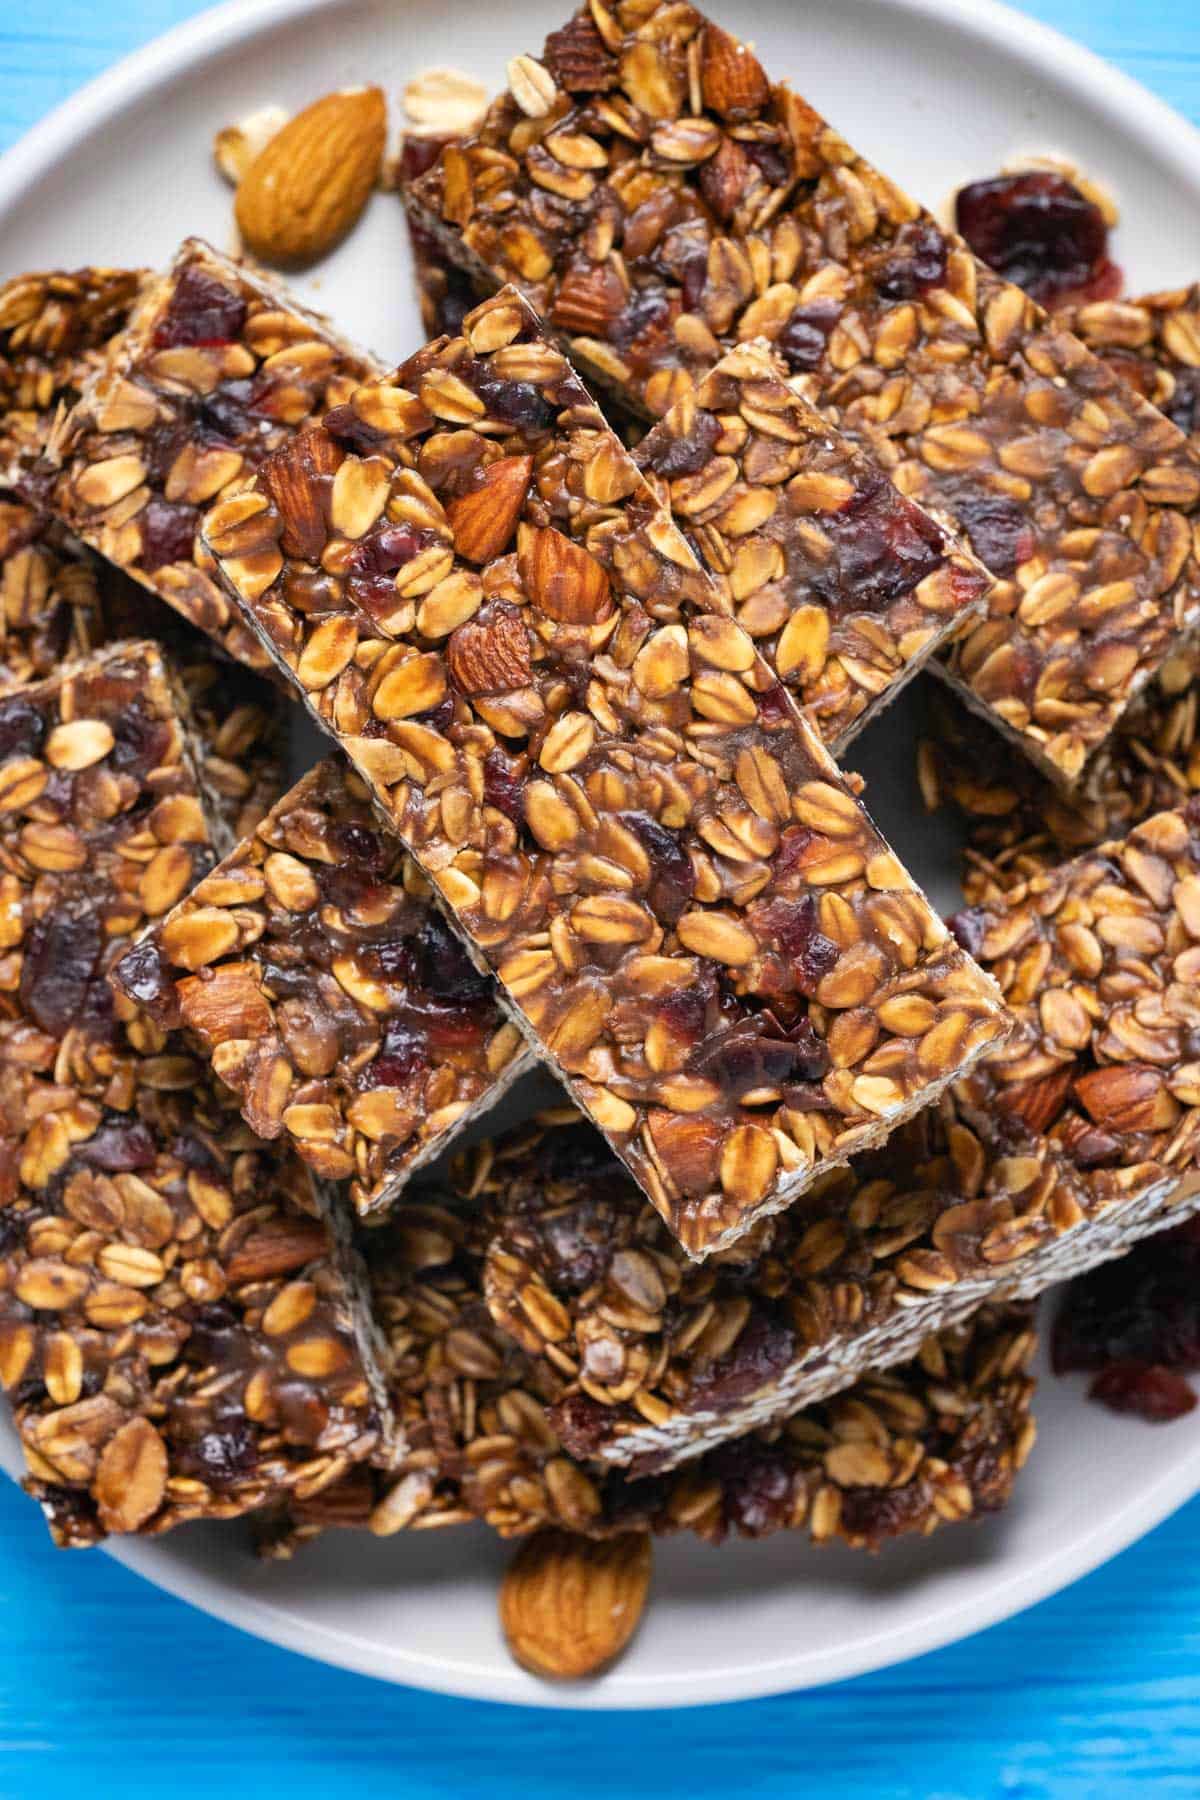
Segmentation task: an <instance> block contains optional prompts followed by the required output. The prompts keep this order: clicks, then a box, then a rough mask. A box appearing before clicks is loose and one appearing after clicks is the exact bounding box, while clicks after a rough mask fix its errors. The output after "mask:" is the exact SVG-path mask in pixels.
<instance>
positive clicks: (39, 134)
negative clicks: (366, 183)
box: [0, 0, 1200, 1711]
mask: <svg viewBox="0 0 1200 1800" xmlns="http://www.w3.org/2000/svg"><path fill="white" fill-rule="evenodd" d="M354 3H355V0H224V3H223V4H221V5H218V6H215V7H212V8H209V9H207V10H205V11H202V12H200V13H198V14H196V15H195V17H193V18H191V19H186V20H184V21H182V22H181V23H180V24H178V25H176V26H174V27H172V28H171V29H170V30H169V31H167V32H165V33H163V34H162V35H160V36H159V37H157V38H154V39H152V40H151V41H150V42H149V43H147V44H145V45H142V46H141V47H139V48H138V49H136V50H134V51H132V52H131V53H130V54H128V55H127V56H125V57H123V58H122V59H120V60H119V61H118V62H116V63H114V64H113V65H112V66H111V67H110V68H108V69H106V70H104V71H102V72H101V73H100V74H99V75H97V76H96V77H94V78H93V79H92V80H91V81H89V82H87V83H86V84H85V85H84V86H83V87H82V88H80V89H78V90H77V91H76V92H75V93H73V94H72V95H70V96H68V98H67V99H65V100H64V101H63V102H61V103H60V104H59V105H58V106H56V107H55V108H54V109H53V110H52V111H51V112H49V113H48V114H46V116H45V117H44V118H42V119H41V120H39V121H38V123H37V124H35V125H34V126H33V127H32V128H31V129H30V130H29V131H27V132H26V133H25V134H24V135H23V136H22V137H21V138H20V139H18V141H17V142H16V143H15V144H14V145H12V146H11V147H10V148H9V149H8V150H7V151H5V152H4V153H3V155H2V156H0V218H2V216H3V214H4V212H5V211H6V210H7V209H8V208H9V207H10V206H13V205H14V204H16V203H18V202H19V201H20V200H21V198H22V197H23V196H24V194H25V192H26V191H27V190H28V189H29V188H31V187H33V186H34V185H35V184H36V183H37V182H38V181H39V180H41V179H42V178H44V177H45V176H46V175H47V174H49V173H50V172H51V171H52V170H53V168H54V166H55V164H56V163H57V162H58V161H59V160H60V159H61V158H62V157H64V156H66V155H69V154H70V153H71V151H72V150H73V149H74V148H75V146H76V145H77V143H78V142H79V141H80V140H81V139H84V138H86V137H87V136H88V135H89V134H90V133H91V132H92V131H94V130H95V129H96V128H98V127H100V126H102V125H103V124H104V123H105V122H107V121H110V120H112V119H114V118H115V117H117V116H119V115H120V114H121V113H123V112H124V111H126V110H127V109H128V108H129V107H131V106H133V105H136V104H137V103H138V102H140V101H141V100H143V99H144V98H146V97H147V96H148V95H149V94H150V93H151V92H152V91H153V90H154V89H155V88H156V87H158V86H161V85H164V84H166V83H168V82H171V81H174V80H178V79H179V78H180V77H181V76H182V75H183V74H185V72H186V71H187V70H189V69H196V68H200V67H203V66H204V65H205V64H206V63H208V62H209V61H211V60H213V59H215V58H216V57H218V56H220V55H222V54H224V53H225V52H226V51H228V50H229V49H230V48H231V47H232V46H234V45H236V44H238V43H242V42H250V41H252V40H254V39H257V38H258V37H260V36H261V35H262V34H264V33H265V32H268V31H270V30H273V29H275V28H277V27H279V26H281V25H286V24H289V23H293V22H295V21H296V20H299V19H303V18H304V17H305V16H311V15H315V14H318V13H329V12H335V11H337V10H340V9H342V8H344V7H348V6H350V5H353V4H354ZM873 3H874V4H877V5H888V6H891V7H892V8H893V10H895V11H897V12H900V13H906V14H909V15H911V16H912V17H914V18H917V19H920V20H923V21H925V22H934V23H937V22H939V21H940V22H942V23H945V24H946V25H948V26H950V27H953V28H956V29H958V30H961V31H963V32H965V33H966V34H968V35H970V36H972V37H974V38H975V39H976V40H982V41H983V42H984V43H992V44H995V45H996V46H997V47H998V48H1001V49H1003V50H1005V51H1006V52H1009V53H1011V52H1012V50H1013V47H1014V44H1019V45H1020V47H1021V55H1022V57H1023V58H1024V59H1025V60H1032V59H1035V58H1036V59H1038V60H1039V61H1040V62H1041V63H1042V65H1043V66H1045V67H1049V68H1053V70H1054V75H1055V80H1056V82H1058V83H1059V84H1061V85H1063V86H1065V87H1067V88H1068V89H1069V90H1070V91H1071V92H1072V93H1073V94H1075V95H1077V96H1079V97H1080V98H1081V99H1082V100H1083V101H1085V102H1086V103H1087V105H1088V106H1090V107H1091V108H1092V109H1093V110H1096V111H1098V112H1099V113H1101V114H1102V115H1103V116H1104V117H1106V118H1107V119H1109V120H1111V121H1112V122H1113V123H1114V124H1115V125H1117V126H1118V127H1119V129H1120V132H1121V134H1122V135H1123V136H1125V137H1126V138H1132V139H1134V140H1137V141H1139V142H1140V143H1141V145H1142V146H1143V147H1144V148H1146V149H1148V150H1149V151H1151V152H1152V153H1153V154H1154V155H1155V156H1156V157H1158V158H1160V159H1161V160H1163V161H1165V162H1167V163H1168V164H1170V165H1173V167H1174V168H1175V170H1176V171H1177V173H1178V176H1179V178H1180V180H1181V181H1182V182H1183V183H1184V184H1185V185H1187V186H1189V187H1192V188H1194V189H1195V190H1196V193H1197V201H1198V206H1200V129H1198V128H1197V127H1196V126H1194V125H1193V124H1192V123H1191V122H1190V121H1189V120H1187V119H1185V118H1184V117H1183V116H1182V114H1180V113H1178V112H1177V111H1175V109H1174V108H1173V107H1171V106H1170V105H1168V104H1167V102H1166V101H1164V100H1161V99H1160V98H1159V97H1158V96H1157V95H1155V94H1153V93H1151V92H1150V91H1149V90H1148V89H1147V88H1145V87H1144V86H1143V85H1142V84H1141V83H1140V82H1139V81H1137V80H1136V79H1135V78H1134V77H1133V76H1130V75H1127V74H1125V72H1124V71H1123V70H1120V69H1118V68H1116V67H1114V66H1113V65H1112V64H1110V63H1108V62H1106V61H1105V60H1104V59H1103V58H1102V57H1100V56H1098V55H1097V54H1096V53H1095V52H1094V51H1092V50H1089V49H1087V48H1086V47H1085V46H1083V45H1081V44H1078V43H1076V42H1075V41H1074V40H1072V39H1071V38H1068V37H1067V36H1065V35H1064V34H1063V33H1061V32H1059V31H1057V30H1056V29H1055V28H1054V27H1052V26H1049V25H1046V24H1044V23H1043V22H1042V21H1040V20H1038V19H1034V18H1031V17H1029V16H1027V15H1025V14H1023V13H1019V12H1017V11H1015V10H1014V9H1012V8H1011V7H1009V6H1007V5H1004V4H1002V3H1001V0H873ZM3 1437H4V1445H3V1447H4V1449H5V1450H7V1449H9V1448H10V1446H11V1445H12V1443H13V1440H12V1437H11V1433H10V1432H9V1431H8V1430H7V1427H5V1429H4V1433H3ZM4 1461H5V1463H6V1464H9V1465H10V1468H9V1472H10V1473H11V1459H10V1457H9V1456H8V1455H5V1456H4ZM1197 1488H1200V1443H1198V1444H1197V1446H1196V1448H1195V1449H1194V1450H1193V1451H1192V1452H1190V1453H1189V1454H1187V1455H1185V1456H1184V1457H1183V1458H1182V1459H1181V1461H1180V1462H1179V1463H1178V1464H1177V1465H1175V1466H1173V1467H1172V1468H1171V1469H1170V1470H1168V1471H1166V1472H1164V1474H1163V1475H1162V1476H1161V1477H1160V1478H1159V1479H1158V1480H1157V1481H1155V1482H1154V1483H1152V1485H1151V1486H1150V1488H1149V1489H1148V1490H1147V1489H1139V1490H1138V1491H1137V1492H1136V1493H1134V1494H1132V1495H1131V1496H1130V1499H1129V1501H1128V1503H1127V1504H1126V1505H1124V1506H1122V1507H1121V1508H1120V1509H1119V1510H1118V1512H1117V1513H1116V1515H1115V1516H1114V1517H1112V1518H1110V1519H1109V1520H1108V1521H1107V1522H1106V1523H1105V1524H1104V1525H1103V1526H1097V1527H1095V1528H1093V1529H1092V1530H1090V1531H1086V1532H1084V1533H1083V1534H1082V1535H1081V1536H1080V1537H1077V1538H1075V1539H1074V1540H1073V1541H1072V1542H1071V1544H1070V1545H1069V1547H1067V1548H1066V1549H1063V1548H1061V1547H1060V1548H1059V1549H1057V1550H1048V1551H1047V1552H1046V1553H1045V1554H1044V1555H1042V1556H1039V1557H1038V1558H1037V1560H1036V1561H1034V1562H1033V1563H1032V1565H1030V1564H1026V1565H1025V1566H1024V1567H1023V1568H1022V1569H1020V1570H1019V1571H1017V1572H1014V1573H1012V1574H1010V1575H1009V1576H1007V1577H1005V1576H1003V1575H999V1576H998V1577H997V1579H996V1582H995V1584H994V1586H993V1587H992V1588H991V1589H990V1590H989V1592H988V1594H987V1596H986V1598H985V1599H983V1600H981V1599H980V1598H979V1597H978V1596H975V1597H973V1598H968V1599H966V1600H959V1601H955V1600H954V1599H949V1600H947V1601H946V1602H944V1603H942V1604H940V1605H938V1606H936V1607H934V1608H933V1609H932V1610H931V1611H930V1612H929V1613H927V1614H926V1615H925V1616H923V1617H922V1618H921V1619H920V1620H919V1621H917V1622H910V1623H905V1624H901V1625H897V1626H894V1627H891V1628H885V1629H883V1630H881V1631H879V1632H878V1633H877V1634H876V1635H875V1636H873V1637H871V1638H870V1639H869V1640H867V1641H866V1642H865V1643H864V1641H863V1640H862V1639H858V1640H856V1641H855V1643H854V1645H853V1647H846V1648H845V1649H842V1650H840V1651H839V1650H838V1649H837V1648H836V1647H834V1648H832V1649H829V1648H824V1649H822V1648H820V1647H818V1648H817V1649H815V1650H814V1649H810V1650H807V1651H803V1652H797V1651H791V1652H789V1653H788V1654H785V1655H780V1656H778V1657H776V1658H774V1659H773V1660H771V1661H770V1662H762V1663H759V1664H757V1665H756V1666H755V1668H754V1670H753V1671H752V1672H750V1673H747V1672H746V1671H743V1670H737V1671H730V1672H729V1674H728V1676H726V1675H723V1674H722V1672H721V1671H720V1670H711V1671H708V1672H707V1673H706V1674H705V1675H704V1676H702V1677H698V1676H696V1675H694V1674H689V1675H686V1676H676V1675H674V1674H672V1673H671V1672H670V1671H669V1670H668V1671H666V1672H658V1673H651V1674H646V1675H634V1674H630V1673H628V1672H627V1673H625V1674H624V1675H622V1674H621V1673H620V1672H619V1671H618V1672H617V1673H616V1674H615V1675H614V1676H612V1677H610V1678H609V1679H608V1681H607V1682H605V1681H599V1682H592V1683H587V1684H584V1685H580V1686H576V1687H573V1688H561V1687H549V1686H542V1685H540V1684H537V1683H536V1682H534V1681H533V1680H532V1679H531V1678H530V1677H529V1676H527V1675H526V1674H524V1673H523V1672H522V1671H521V1670H520V1669H518V1668H517V1667H516V1666H515V1665H514V1666H513V1667H512V1669H511V1670H507V1669H497V1668H495V1667H492V1666H488V1665H484V1664H479V1663H477V1662H474V1661H471V1660H467V1659H464V1660H461V1661H459V1660H451V1659H448V1658H445V1657H436V1656H434V1655H431V1653H429V1652H428V1651H416V1650H413V1651H410V1650H407V1649H405V1648H404V1647H394V1648H393V1649H392V1650H391V1651H390V1653H389V1665H388V1666H386V1667H381V1666H380V1663H379V1655H378V1650H377V1649H376V1647H375V1646H374V1645H372V1644H369V1643H367V1642H366V1641H364V1640H361V1639H359V1638H357V1637H356V1635H355V1634H354V1633H353V1632H350V1631H346V1630H341V1629H337V1628H334V1627H332V1626H329V1625H326V1624H317V1623H313V1622H312V1621H304V1622H303V1623H299V1622H297V1621H296V1620H294V1618H293V1617H292V1616H290V1615H289V1614H288V1613H286V1612H285V1611H284V1610H283V1609H282V1608H279V1607H277V1606H275V1605H273V1604H272V1603H271V1602H270V1601H269V1600H268V1599H265V1598H264V1597H262V1596H261V1595H258V1594H254V1593H250V1592H246V1591H244V1590H235V1591H232V1592H231V1590H230V1588H229V1587H228V1586H226V1585H223V1584H222V1583H221V1582H220V1581H219V1580H216V1579H214V1577H213V1576H212V1575H211V1574H210V1573H208V1572H207V1571H205V1570H200V1569H196V1568H194V1567H193V1566H192V1565H191V1564H190V1563H187V1562H179V1561H176V1560H174V1559H172V1558H171V1555H170V1549H169V1543H168V1542H167V1541H165V1540H164V1541H150V1542H139V1541H137V1540H133V1541H129V1542H114V1541H112V1540H110V1541H109V1542H108V1543H106V1545H105V1546H104V1547H105V1549H106V1551H107V1553H108V1554H109V1555H110V1556H112V1557H113V1558H114V1559H115V1560H116V1561H117V1562H119V1563H120V1564H122V1565H123V1566H124V1567H126V1568H128V1569H131V1570H133V1571H134V1572H135V1573H137V1574H138V1575H140V1576H141V1577H142V1578H143V1579H145V1580H148V1581H150V1582H152V1583H153V1585H155V1586H156V1587H158V1588H161V1589H162V1590H163V1591H164V1592H167V1593H169V1594H171V1595H172V1596H173V1597H175V1598H176V1599H179V1600H182V1601H184V1602H185V1603H187V1604H189V1605H192V1606H195V1607H196V1608H197V1609H198V1610H199V1611H201V1612H203V1613H205V1614H207V1615H208V1616H209V1617H211V1618H215V1619H219V1620H221V1621H222V1622H223V1623H224V1624H227V1625H232V1626H234V1627H235V1628H236V1629H238V1630H240V1631H244V1632H246V1633H247V1634H249V1635H251V1636H254V1637H258V1638H262V1639H265V1640H267V1641H269V1642H271V1643H274V1644H277V1645H279V1646H280V1647H281V1648H284V1649H287V1650H291V1651H294V1652H296V1653H298V1654H300V1655H305V1656H308V1657H311V1658H315V1659H316V1660H319V1661H323V1662H325V1663H329V1664H332V1665H334V1666H337V1667H341V1668H345V1669H349V1670H352V1671H354V1672H356V1673H359V1674H363V1675H367V1676H370V1677H372V1678H374V1679H377V1680H383V1681H392V1682H397V1683H402V1684H405V1685H408V1686H412V1687H416V1688H421V1689H424V1690H427V1691H430V1692H438V1693H446V1694H452V1695H456V1696H460V1697H464V1698H470V1699H482V1700H491V1701H500V1702H503V1703H506V1704H509V1705H519V1706H533V1707H549V1708H554V1709H562V1710H572V1711H610V1710H625V1709H629V1710H651V1709H659V1708H668V1707H671V1708H673V1707H692V1706H703V1705H714V1704H722V1703H725V1704H729V1703H734V1702H736V1701H739V1700H744V1699H750V1698H756V1697H765V1696H768V1695H773V1694H780V1693H786V1692H791V1691H799V1690H807V1689H809V1688H813V1687H821V1686H825V1685H827V1684H829V1683H832V1682H836V1681H841V1680H845V1679H847V1678H850V1677H853V1676H858V1675H866V1674H870V1673H873V1672H876V1671H878V1670H880V1669H882V1668H890V1667H894V1666H896V1665H897V1664H899V1663H902V1662H906V1661H908V1660H909V1659H910V1658H912V1657H915V1656H920V1655H924V1654H926V1653H928V1652H930V1651H932V1650H935V1649H939V1648H942V1647H943V1646H945V1645H948V1644H951V1643H954V1642H957V1641H959V1640H961V1639H963V1638H965V1637H968V1636H972V1635H974V1634H975V1633H976V1632H977V1631H981V1630H984V1629H986V1628H987V1627H989V1626H991V1625H995V1624H998V1623H1000V1622H1001V1621H1002V1620H1004V1619H1007V1618H1011V1617H1012V1616H1013V1615H1014V1614H1016V1613H1018V1612H1021V1611H1023V1610H1025V1609H1026V1608H1027V1607H1029V1606H1032V1605H1034V1604H1035V1603H1036V1602H1037V1601H1039V1600H1042V1599H1044V1598H1047V1597H1048V1596H1049V1595H1051V1594H1053V1593H1057V1592H1059V1591H1061V1590H1062V1589H1064V1588H1066V1587H1068V1586H1070V1585H1071V1584H1072V1583H1073V1582H1075V1581H1077V1580H1079V1579H1080V1578H1081V1577H1082V1576H1083V1575H1085V1574H1088V1573H1090V1572H1091V1571H1092V1570H1094V1569H1096V1568H1098V1567H1099V1566H1100V1565H1101V1564H1103V1563H1104V1562H1106V1561H1108V1560H1109V1559H1110V1558H1111V1557H1112V1556H1115V1555H1116V1554H1118V1553H1119V1552H1120V1551H1121V1550H1123V1549H1126V1548H1127V1547H1128V1546H1130V1545H1131V1544H1133V1543H1135V1542H1136V1541H1137V1540H1138V1539H1139V1538H1140V1537H1142V1536H1144V1535H1145V1534H1146V1533H1147V1532H1148V1531H1150V1530H1152V1529H1153V1528H1154V1527H1155V1526H1156V1525H1158V1524H1159V1523H1161V1521H1162V1520H1163V1519H1165V1518H1166V1517H1167V1516H1168V1515H1169V1514H1170V1513H1171V1512H1173V1511H1174V1510H1175V1509H1176V1508H1177V1507H1179V1506H1180V1505H1182V1504H1183V1503H1184V1502H1185V1501H1186V1500H1188V1499H1189V1498H1191V1497H1192V1495H1193V1494H1194V1493H1195V1492H1196V1491H1197ZM731 1690H732V1691H731Z"/></svg>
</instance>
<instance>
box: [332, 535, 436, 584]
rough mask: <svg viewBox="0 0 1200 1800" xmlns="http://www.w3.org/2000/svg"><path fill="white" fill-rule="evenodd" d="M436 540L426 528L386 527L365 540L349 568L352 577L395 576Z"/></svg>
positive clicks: (356, 551) (349, 563) (354, 555)
mask: <svg viewBox="0 0 1200 1800" xmlns="http://www.w3.org/2000/svg"><path fill="white" fill-rule="evenodd" d="M437 541H438V540H437V533H436V532H434V531H429V530H427V529H426V527H425V526H423V525H384V526H382V527H381V528H380V530H378V531H374V532H372V533H371V535H370V537H368V538H364V539H363V541H362V543H361V544H359V546H358V548H357V549H356V550H355V551H354V552H353V553H352V554H351V556H350V558H349V562H348V564H347V567H348V569H349V572H350V574H351V575H363V576H372V575H394V574H395V573H396V571H397V569H402V568H403V567H404V565H405V564H406V563H410V562H412V560H413V558H414V557H415V556H420V554H421V552H422V550H428V549H429V548H430V546H431V545H433V544H436V543H437Z"/></svg>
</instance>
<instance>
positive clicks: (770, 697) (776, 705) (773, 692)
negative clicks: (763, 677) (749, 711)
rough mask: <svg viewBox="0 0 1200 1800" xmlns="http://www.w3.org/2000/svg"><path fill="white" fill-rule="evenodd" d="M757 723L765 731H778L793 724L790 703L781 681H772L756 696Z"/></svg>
mask: <svg viewBox="0 0 1200 1800" xmlns="http://www.w3.org/2000/svg"><path fill="white" fill-rule="evenodd" d="M758 722H759V724H760V725H762V726H763V727H764V728H765V729H766V730H767V731H778V730H779V728H780V727H781V726H785V725H786V726H788V727H790V726H791V725H792V723H793V714H792V702H791V701H790V700H789V699H788V691H787V689H786V688H785V687H784V685H783V683H782V681H773V682H772V683H771V685H770V687H768V688H764V689H763V690H762V692H761V693H760V694H759V696H758Z"/></svg>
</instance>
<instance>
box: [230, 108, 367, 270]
mask: <svg viewBox="0 0 1200 1800" xmlns="http://www.w3.org/2000/svg"><path fill="white" fill-rule="evenodd" d="M386 136H387V107H386V105H385V103H384V98H383V91H382V89H380V88H377V87H365V88H348V89H345V90H343V91H341V92H339V93H336V94H326V95H325V96H324V98H323V99H320V100H315V101H314V102H313V104H312V105H311V106H306V107H305V108H304V110H303V112H299V113H297V114H296V115H295V117H294V118H292V119H289V121H288V122H287V124H286V125H285V126H284V127H283V129H282V130H281V131H278V132H277V133H276V134H275V136H274V137H273V138H271V140H270V141H269V142H268V144H267V145H266V147H265V149H263V150H262V151H261V152H260V153H259V155H258V156H257V157H256V158H255V159H254V161H253V162H252V163H251V164H250V167H249V168H248V169H247V170H246V173H245V174H244V175H243V177H242V179H241V181H240V183H239V185H238V191H237V200H236V202H235V206H234V211H235V214H236V217H237V223H238V229H239V231H240V232H241V234H242V237H243V239H244V241H245V243H246V246H247V248H248V249H250V250H252V251H253V252H254V254H255V256H260V257H261V258H262V260H263V261H264V262H266V263H270V264H271V265H273V266H276V267H281V268H286V267H290V266H293V265H302V264H304V263H310V262H316V261H317V259H318V258H319V257H322V256H325V255H327V254H328V252H329V251H330V250H332V249H333V248H334V246H335V245H336V244H338V243H340V241H341V240H342V238H344V237H345V235H346V233H347V232H348V231H349V230H350V229H351V227H352V226H354V225H355V224H356V223H357V221H358V217H359V215H360V213H361V212H362V210H363V208H364V206H365V205H366V204H367V199H368V196H369V195H370V192H371V189H372V188H373V187H374V185H375V182H376V180H377V178H378V175H379V169H380V164H381V163H382V161H383V150H384V143H385V139H386Z"/></svg>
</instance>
